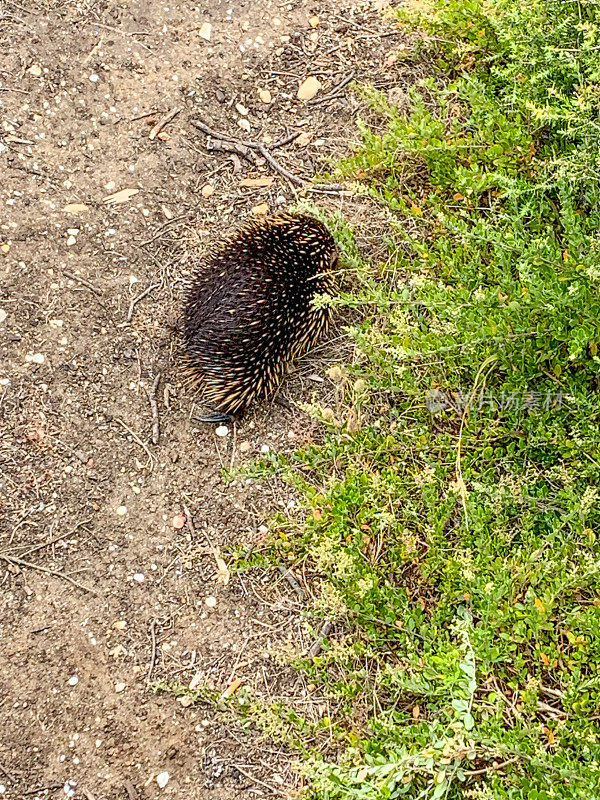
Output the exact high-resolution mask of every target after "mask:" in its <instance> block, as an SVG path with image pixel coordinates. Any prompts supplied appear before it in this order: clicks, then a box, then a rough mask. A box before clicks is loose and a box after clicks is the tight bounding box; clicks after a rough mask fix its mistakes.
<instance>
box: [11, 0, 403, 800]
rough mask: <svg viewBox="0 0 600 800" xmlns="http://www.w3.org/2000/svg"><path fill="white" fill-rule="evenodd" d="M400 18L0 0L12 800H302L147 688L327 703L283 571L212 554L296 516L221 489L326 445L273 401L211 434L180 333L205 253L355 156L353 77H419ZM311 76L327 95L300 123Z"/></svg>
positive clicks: (258, 755)
mask: <svg viewBox="0 0 600 800" xmlns="http://www.w3.org/2000/svg"><path fill="white" fill-rule="evenodd" d="M384 5H385V3H381V2H380V3H371V4H364V5H363V6H362V7H360V8H353V7H348V6H346V5H345V4H344V3H337V2H329V3H323V4H319V3H315V2H308V1H305V0H299V1H298V2H289V3H278V2H269V0H254V1H253V2H241V1H240V0H232V2H228V3H225V2H219V0H214V2H211V3H191V2H184V1H183V0H173V2H163V3H161V2H158V0H132V1H131V2H127V3H119V2H113V0H97V1H96V2H94V1H93V0H90V2H87V0H78V1H77V2H75V1H74V0H73V1H71V0H66V1H62V0H61V1H60V2H59V0H47V2H44V1H43V0H35V1H34V2H31V3H22V4H20V3H17V2H13V0H6V2H5V4H4V6H3V8H2V9H1V10H0V54H1V56H0V65H1V67H0V125H1V130H0V170H1V173H2V182H1V186H0V209H1V212H0V244H2V252H1V253H0V276H1V277H0V348H1V360H0V381H1V383H0V437H1V438H0V442H1V448H2V449H1V476H0V514H1V522H0V526H1V527H0V537H1V538H0V586H1V595H0V717H1V723H0V785H1V786H2V787H4V789H3V793H4V795H5V796H6V797H8V798H17V797H19V798H20V797H30V798H44V797H51V796H57V797H60V796H63V795H64V793H65V784H66V783H67V782H70V784H71V785H72V787H73V789H74V793H75V794H74V796H76V797H82V798H84V797H85V798H88V800H89V798H96V800H101V798H125V797H129V798H130V800H132V799H133V798H136V797H137V798H143V797H155V796H158V795H164V796H171V797H185V798H190V799H191V800H194V799H195V798H209V797H210V798H223V799H224V798H238V797H239V798H250V797H261V796H273V795H274V796H284V795H286V793H288V792H289V791H290V790H292V789H293V788H294V787H296V786H297V785H298V779H297V778H296V777H295V775H294V773H293V770H292V767H291V760H290V755H289V753H287V752H285V751H284V750H283V748H280V747H279V745H278V744H277V743H276V742H270V743H267V744H265V743H264V742H260V741H259V740H258V737H257V734H256V733H253V732H252V731H250V732H249V731H244V730H242V729H241V728H237V727H236V726H234V725H233V724H232V723H231V722H230V721H229V720H228V719H224V718H223V717H222V715H219V714H217V713H216V712H215V711H214V710H213V709H212V708H211V707H209V706H206V707H201V706H193V707H187V708H185V707H183V706H182V705H181V703H178V702H177V700H176V699H175V698H174V697H172V696H170V695H160V694H158V695H157V694H155V693H154V692H153V691H152V688H151V685H152V684H153V683H154V682H156V681H160V680H167V679H169V680H179V681H181V682H183V683H189V681H190V680H191V679H192V678H193V677H194V676H195V675H199V676H200V677H202V678H206V679H208V680H209V681H211V682H212V684H213V685H214V687H215V689H217V690H219V691H221V690H225V689H226V688H227V686H228V685H229V683H230V682H231V680H232V679H233V678H234V677H240V678H241V679H243V680H244V682H246V683H247V684H250V685H252V687H253V689H254V690H255V691H256V692H257V693H260V694H262V695H263V696H264V697H265V699H272V700H275V699H284V700H285V701H286V702H287V701H288V700H289V701H290V702H292V701H293V700H294V698H296V699H297V698H306V697H307V689H306V687H305V686H304V685H303V681H302V678H301V677H299V676H298V675H297V674H295V673H294V672H293V671H292V670H290V669H289V668H287V667H283V666H280V660H279V659H278V658H276V657H275V655H274V654H276V653H277V652H278V651H279V650H281V649H282V648H285V646H286V644H287V643H288V642H289V643H292V642H293V643H294V645H296V646H297V645H298V643H299V642H300V643H301V645H302V644H303V645H304V646H305V647H306V648H308V647H309V646H310V644H311V642H310V641H306V642H305V643H303V637H305V636H306V634H305V632H304V631H305V629H304V625H303V621H302V607H303V603H302V602H301V601H300V599H299V597H298V596H297V594H296V593H295V592H294V590H293V588H292V587H291V586H290V585H289V584H288V583H287V582H286V581H284V580H282V579H281V576H277V575H275V574H271V573H268V574H259V573H252V574H249V575H241V576H239V575H233V576H232V578H231V580H230V582H229V583H228V584H227V585H224V584H223V583H219V582H218V580H217V577H218V564H217V562H216V559H215V548H221V549H222V548H225V547H227V546H228V545H230V544H232V543H239V542H243V543H251V542H256V541H259V540H260V536H261V535H262V533H261V526H262V525H263V524H264V522H265V521H266V519H267V518H268V516H269V513H270V509H274V508H276V507H278V506H279V507H282V506H283V507H285V506H286V505H288V504H290V503H293V496H292V493H291V491H286V490H282V489H281V487H270V486H268V485H262V486H260V485H256V484H255V483H253V482H252V481H249V480H246V479H243V478H238V479H236V480H234V481H233V482H224V480H223V477H222V475H223V468H224V467H225V468H227V467H229V466H237V465H239V464H241V463H243V462H244V461H247V460H250V459H252V458H253V457H255V456H256V455H259V454H260V453H261V450H263V451H264V449H265V448H269V449H270V450H271V451H281V450H289V449H292V448H293V447H296V446H297V445H298V444H300V443H303V442H306V441H308V440H310V438H311V437H312V436H315V435H318V432H317V430H316V428H315V426H313V425H312V424H311V423H310V422H309V421H308V420H307V418H306V416H304V415H303V414H302V413H300V412H292V413H290V412H289V411H286V410H284V409H283V408H281V407H279V406H275V405H264V406H257V407H255V408H253V409H252V410H251V412H250V413H248V415H247V416H246V417H245V418H244V420H243V421H242V422H241V423H240V424H238V425H237V426H236V431H235V436H233V435H232V434H230V435H229V436H228V437H225V438H222V439H220V438H218V437H216V436H215V432H214V428H212V427H210V426H202V425H198V424H196V423H195V422H194V421H193V419H192V417H193V412H194V398H193V397H192V396H191V395H190V394H189V393H188V392H186V390H185V388H184V387H183V385H182V381H181V380H180V376H179V374H178V361H177V336H176V328H177V320H178V315H179V308H180V303H181V290H182V281H183V279H184V278H185V276H186V274H188V273H189V271H190V270H191V269H193V265H194V259H197V258H200V257H201V253H202V247H203V246H204V245H205V244H206V243H207V242H209V241H211V240H212V239H214V238H215V236H218V235H220V234H221V233H222V232H223V231H224V230H225V229H227V228H229V227H230V226H231V225H233V224H235V223H236V222H237V221H238V220H240V219H243V218H244V217H246V216H248V215H249V214H250V213H252V211H251V209H252V208H254V207H256V206H260V205H261V204H268V206H269V208H271V209H275V208H283V207H286V206H289V205H291V204H293V203H294V202H295V201H296V199H297V197H298V195H299V193H300V194H301V193H302V192H303V191H305V189H304V188H303V184H301V181H302V182H303V181H308V180H310V179H311V177H312V176H313V175H314V174H315V173H316V172H318V171H319V170H321V169H323V168H324V166H325V165H326V163H327V160H328V159H329V158H334V157H336V156H339V155H341V154H343V153H344V152H345V151H346V149H347V147H348V142H349V141H351V140H352V138H353V137H354V136H355V135H356V134H355V127H354V122H353V118H354V116H355V113H356V109H357V101H356V100H355V99H353V98H352V97H351V96H350V97H349V96H348V94H347V87H348V81H349V79H350V78H351V77H355V78H356V79H358V80H362V81H369V82H372V83H374V84H375V85H378V86H379V87H380V88H382V89H384V90H386V91H387V90H392V91H393V90H396V91H398V90H399V88H398V87H402V86H404V85H405V84H406V83H407V81H409V80H412V75H411V74H410V67H409V66H407V65H405V64H403V62H402V61H396V60H394V58H393V57H392V55H391V54H392V53H393V52H394V51H395V50H396V49H397V47H398V45H399V44H401V42H402V34H401V32H400V31H399V30H398V29H395V28H393V27H391V24H390V22H386V21H384V20H383V19H382V17H381V14H380V11H379V9H378V8H377V7H378V6H379V7H382V6H384ZM207 25H208V26H210V29H209V28H208V27H207ZM208 37H209V38H208ZM310 76H312V77H315V78H317V79H318V81H319V83H320V84H321V89H320V90H319V92H318V93H317V95H316V96H315V97H314V98H313V100H312V101H300V100H298V99H297V96H296V95H297V91H298V87H299V85H300V83H301V82H302V81H304V80H305V79H306V78H307V77H310ZM344 82H345V83H344ZM197 119H200V120H202V121H203V122H204V124H206V125H208V126H210V127H211V128H212V129H213V130H215V131H216V132H219V133H220V134H225V135H226V136H229V137H238V138H240V139H242V140H251V141H253V142H259V143H262V144H263V145H264V146H265V147H267V148H269V147H271V145H273V143H276V142H278V141H280V140H286V139H287V140H288V141H287V143H286V144H284V145H281V146H279V147H275V148H272V149H269V150H268V152H269V153H270V154H271V155H272V157H273V158H275V159H276V161H277V162H278V163H279V164H280V165H282V166H283V167H284V168H285V169H286V170H287V171H289V172H290V173H291V174H293V175H294V176H296V177H297V178H298V180H297V181H294V180H288V179H287V178H286V177H285V176H284V175H283V174H281V172H280V171H278V170H277V169H276V168H274V167H273V164H272V163H271V162H269V161H268V160H267V161H265V158H264V157H263V155H261V152H260V151H259V152H256V151H253V153H252V154H251V155H244V154H243V153H241V154H240V153H235V152H232V151H231V149H229V150H228V149H227V148H224V149H223V148H222V149H219V148H218V146H217V147H216V148H215V144H214V142H215V137H213V145H212V149H210V150H209V149H207V145H209V140H208V138H207V136H206V135H205V134H204V133H202V132H201V131H200V130H198V128H197V127H195V126H194V124H193V121H194V120H197ZM296 133H300V136H298V137H297V138H295V139H294V140H293V141H291V140H290V138H291V137H290V135H291V134H296ZM217 141H221V142H223V141H224V140H223V139H220V140H219V139H217ZM225 141H229V142H230V141H231V140H228V139H225ZM267 177H269V178H271V177H272V178H273V180H272V181H266V180H263V181H262V184H263V185H262V186H261V185H254V186H252V185H250V186H248V185H246V186H244V185H240V184H241V182H243V181H244V179H249V178H250V179H256V178H267ZM246 182H247V181H246ZM255 183H257V182H256V181H255ZM258 183H259V184H260V181H259V182H258ZM126 189H131V190H135V192H129V193H125V194H128V195H129V196H128V197H127V198H126V199H123V198H124V195H123V194H117V193H122V190H126ZM111 195H116V197H115V198H113V200H116V201H119V200H122V202H111V201H110V200H109V201H107V200H106V198H107V197H109V196H111ZM311 196H312V197H313V199H315V198H319V200H320V201H321V202H323V203H328V204H329V205H335V206H336V207H338V208H341V209H342V210H343V209H344V207H345V205H346V204H347V203H348V202H349V201H348V199H347V198H346V197H345V196H344V195H343V194H341V195H335V196H333V197H332V196H329V195H316V194H314V193H313V194H312V195H311ZM365 230H366V228H365ZM365 235H366V236H367V237H368V235H369V234H368V233H366V234H365ZM371 236H373V237H374V238H375V236H374V234H373V233H372V232H371ZM367 244H368V242H367ZM375 245H377V243H376V242H375ZM332 352H333V351H331V350H328V349H327V345H325V346H324V348H323V349H322V350H321V351H320V352H319V353H317V354H316V355H315V356H313V357H312V358H309V359H307V360H306V361H305V362H303V363H302V364H301V365H299V368H298V370H297V371H296V372H295V373H294V375H293V376H292V377H291V378H290V380H289V381H288V383H287V384H286V386H285V392H286V394H287V395H288V396H289V397H291V398H293V399H294V400H303V399H310V397H311V395H312V394H313V393H317V395H319V394H321V395H322V394H323V393H327V392H330V391H332V389H331V387H330V386H329V384H328V381H327V378H326V375H325V373H326V368H327V366H328V363H329V360H328V359H329V358H330V357H331V353H332ZM150 398H152V402H151V400H150ZM154 402H155V413H156V412H157V413H158V421H159V426H160V427H159V430H158V436H157V429H156V427H155V424H156V416H155V419H154V420H153V413H152V407H153V403H154ZM178 515H183V516H184V517H186V520H187V521H186V524H185V525H184V526H183V527H177V526H178V525H179V522H177V519H176V518H177V516H178ZM213 598H214V600H213ZM207 600H208V602H207ZM215 601H216V602H215ZM311 702H312V703H313V705H312V706H311V705H310V704H308V707H310V708H312V712H311V713H314V714H319V713H323V711H322V704H320V703H319V698H314V702H313V701H311ZM313 706H314V707H313ZM238 767H239V769H238ZM164 771H168V772H169V774H170V779H169V781H168V783H167V784H166V786H165V787H164V788H163V789H161V788H159V786H158V784H157V782H156V776H157V775H158V774H159V773H161V772H164ZM66 790H67V791H68V790H69V787H68V786H67V787H66Z"/></svg>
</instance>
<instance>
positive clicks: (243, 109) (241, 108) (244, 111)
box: [235, 103, 248, 117]
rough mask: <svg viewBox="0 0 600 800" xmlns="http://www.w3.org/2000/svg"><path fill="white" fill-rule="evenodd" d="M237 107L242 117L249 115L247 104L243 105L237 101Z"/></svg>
mask: <svg viewBox="0 0 600 800" xmlns="http://www.w3.org/2000/svg"><path fill="white" fill-rule="evenodd" d="M235 109H236V111H237V112H238V114H241V115H242V117H247V116H248V109H247V108H246V106H244V105H242V104H241V103H236V104H235Z"/></svg>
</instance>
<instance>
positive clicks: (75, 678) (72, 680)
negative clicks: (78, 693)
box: [67, 675, 79, 686]
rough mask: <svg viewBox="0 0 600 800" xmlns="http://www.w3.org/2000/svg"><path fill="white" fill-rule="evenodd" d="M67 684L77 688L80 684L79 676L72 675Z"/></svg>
mask: <svg viewBox="0 0 600 800" xmlns="http://www.w3.org/2000/svg"><path fill="white" fill-rule="evenodd" d="M67 683H68V684H69V686H77V684H78V683H79V676H78V675H71V677H70V678H69V680H68V681H67Z"/></svg>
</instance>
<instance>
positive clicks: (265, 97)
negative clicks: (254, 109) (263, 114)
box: [258, 89, 273, 103]
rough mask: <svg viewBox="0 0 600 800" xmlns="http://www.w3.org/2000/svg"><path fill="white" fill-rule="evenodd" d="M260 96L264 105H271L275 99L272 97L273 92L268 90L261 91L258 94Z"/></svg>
mask: <svg viewBox="0 0 600 800" xmlns="http://www.w3.org/2000/svg"><path fill="white" fill-rule="evenodd" d="M258 96H259V97H260V100H261V102H262V103H270V102H271V100H272V99H273V98H272V97H271V92H270V91H269V90H268V89H261V91H260V92H259V93H258Z"/></svg>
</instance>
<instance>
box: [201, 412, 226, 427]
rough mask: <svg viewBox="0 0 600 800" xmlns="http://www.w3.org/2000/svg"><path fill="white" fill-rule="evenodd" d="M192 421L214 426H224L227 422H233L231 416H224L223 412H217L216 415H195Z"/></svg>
mask: <svg viewBox="0 0 600 800" xmlns="http://www.w3.org/2000/svg"><path fill="white" fill-rule="evenodd" d="M192 419H193V420H194V421H195V422H208V423H210V424H212V425H224V424H225V423H226V422H233V417H232V416H231V414H224V413H223V412H222V411H215V412H214V414H202V415H201V416H196V415H194V416H193V417H192Z"/></svg>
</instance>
